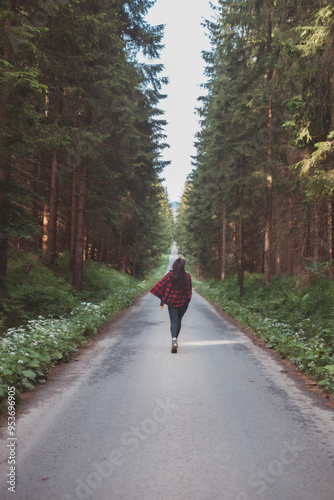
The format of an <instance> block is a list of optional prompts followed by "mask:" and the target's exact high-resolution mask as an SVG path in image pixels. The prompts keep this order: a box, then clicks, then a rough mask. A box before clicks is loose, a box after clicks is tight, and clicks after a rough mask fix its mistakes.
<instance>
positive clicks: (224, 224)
mask: <svg viewBox="0 0 334 500" xmlns="http://www.w3.org/2000/svg"><path fill="white" fill-rule="evenodd" d="M226 228H227V221H226V205H224V206H223V235H222V274H221V280H222V281H225V280H226Z"/></svg>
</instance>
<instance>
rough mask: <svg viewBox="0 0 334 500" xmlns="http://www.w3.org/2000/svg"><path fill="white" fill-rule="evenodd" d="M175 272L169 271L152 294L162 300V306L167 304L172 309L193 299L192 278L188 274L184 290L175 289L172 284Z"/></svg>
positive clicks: (152, 290)
mask: <svg viewBox="0 0 334 500" xmlns="http://www.w3.org/2000/svg"><path fill="white" fill-rule="evenodd" d="M172 276H173V271H169V273H168V274H166V275H165V276H164V277H163V278H162V279H161V280H160V281H158V283H157V284H156V285H154V287H153V288H151V290H150V292H151V293H153V295H155V296H156V297H158V298H159V299H160V300H161V305H163V304H167V305H168V306H171V307H181V306H183V305H184V304H185V303H186V302H187V300H190V299H191V294H192V285H191V276H190V274H188V273H186V281H187V286H186V288H185V289H184V290H177V289H176V288H174V289H173V282H172Z"/></svg>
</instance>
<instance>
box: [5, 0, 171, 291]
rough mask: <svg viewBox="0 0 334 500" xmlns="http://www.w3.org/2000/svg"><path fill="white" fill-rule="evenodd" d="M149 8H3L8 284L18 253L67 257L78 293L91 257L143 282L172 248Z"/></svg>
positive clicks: (65, 1) (112, 0) (66, 3)
mask: <svg viewBox="0 0 334 500" xmlns="http://www.w3.org/2000/svg"><path fill="white" fill-rule="evenodd" d="M153 4H154V2H152V1H149V0H133V1H123V0H108V1H105V0H101V1H96V0H80V1H78V0H50V1H46V2H39V1H37V0H36V1H35V0H24V1H23V0H22V1H21V0H1V1H0V94H1V96H0V99H1V103H0V277H1V280H2V283H6V275H7V270H8V267H9V265H10V262H11V258H12V256H13V255H14V254H15V252H16V253H17V252H26V253H29V252H30V253H31V252H32V253H33V254H35V255H37V256H39V258H40V259H42V261H43V263H46V264H47V265H49V266H51V267H52V268H54V269H55V268H56V267H57V260H58V257H59V254H61V253H64V252H67V253H68V255H69V266H70V268H71V270H72V272H73V285H74V287H75V288H76V289H77V290H79V291H80V290H81V289H82V269H83V262H84V261H85V260H92V261H98V262H104V263H106V264H108V265H110V266H111V267H113V268H114V269H116V270H120V271H123V272H126V273H128V274H131V275H133V276H134V275H136V276H143V275H144V274H145V272H146V271H147V270H148V269H151V268H152V265H154V264H155V263H156V260H157V258H158V257H159V256H160V255H161V253H162V251H164V250H165V248H166V246H168V245H169V244H170V242H171V228H172V223H173V219H172V212H171V208H170V205H169V201H168V195H167V193H166V191H165V190H164V189H163V188H162V185H161V182H160V179H159V174H160V173H161V172H162V170H163V168H164V167H165V164H166V162H164V161H163V160H162V157H161V153H162V150H163V149H164V148H165V147H166V144H165V142H164V139H165V136H164V125H165V121H164V119H163V117H162V111H161V110H160V109H159V107H158V104H159V100H160V99H162V98H163V97H164V96H163V95H162V94H161V87H162V85H163V84H164V83H166V78H165V77H164V76H161V73H162V70H163V68H162V66H161V65H160V64H156V63H153V62H152V61H154V60H155V61H156V60H157V58H158V57H159V50H160V49H161V47H162V45H161V43H162V36H163V27H162V26H155V27H153V26H151V25H149V24H148V23H147V22H146V21H145V15H146V13H147V11H148V9H149V8H150V7H151V6H152V5H153ZM141 61H148V62H141ZM151 62H152V63H151ZM27 272H29V269H27Z"/></svg>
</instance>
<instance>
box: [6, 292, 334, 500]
mask: <svg viewBox="0 0 334 500" xmlns="http://www.w3.org/2000/svg"><path fill="white" fill-rule="evenodd" d="M170 344H171V342H170V334H169V318H168V311H167V308H164V309H163V310H162V311H160V310H159V301H158V299H157V298H156V297H154V296H152V295H151V294H149V293H147V294H145V295H144V296H143V297H141V298H140V299H139V300H138V301H137V302H136V303H135V304H134V305H133V306H132V307H131V308H129V309H128V310H127V311H126V312H125V313H124V314H123V315H122V316H121V317H119V318H118V319H116V320H115V321H113V322H111V323H110V324H109V325H108V326H107V327H106V328H105V329H104V331H103V332H102V333H101V334H100V335H99V337H98V338H97V339H96V340H94V342H93V343H92V345H91V346H90V347H89V348H87V349H84V350H82V351H81V353H80V355H78V357H77V361H76V362H75V361H72V362H71V363H69V364H67V365H65V366H64V367H62V368H61V369H60V370H58V372H57V375H53V376H52V377H51V380H49V381H48V383H47V384H46V385H45V386H43V387H41V388H39V389H38V390H37V391H35V393H34V395H33V396H32V397H31V398H30V399H29V401H28V402H26V403H23V404H22V405H21V406H20V408H19V411H18V412H17V434H16V435H17V441H11V440H10V439H8V433H7V430H6V425H5V424H6V422H4V423H3V425H2V429H1V441H0V445H1V450H0V454H1V455H0V458H1V465H0V474H1V487H0V498H1V499H2V500H7V499H13V498H14V499H16V500H73V499H79V500H86V499H94V500H157V499H159V500H172V499H175V500H190V499H192V500H214V499H217V500H262V499H263V500H333V498H334V474H333V471H334V468H333V465H334V412H333V410H332V409H330V408H327V407H326V406H325V405H324V403H323V401H324V400H323V399H318V398H317V397H316V396H314V395H313V394H311V393H308V392H307V391H306V389H305V388H304V387H303V386H302V382H301V381H299V380H298V379H295V378H294V377H293V376H291V375H289V374H288V373H286V370H285V368H284V366H283V365H282V364H281V363H280V362H278V361H276V360H275V359H273V357H272V356H271V355H270V353H268V352H266V351H265V350H263V349H261V348H260V347H258V346H256V345H254V344H253V342H252V341H251V339H250V338H249V337H247V336H246V335H245V334H244V333H242V332H241V331H240V330H239V329H238V328H237V327H236V326H235V325H234V324H232V323H230V322H229V321H227V320H226V319H225V318H224V317H223V316H222V315H221V314H220V313H219V312H218V311H217V310H216V309H215V308H214V307H213V306H211V305H210V304H209V303H208V302H207V301H206V300H204V299H203V298H202V297H200V296H199V295H198V294H196V293H195V294H194V297H193V299H192V301H191V303H190V306H189V309H188V312H187V313H186V315H185V317H184V320H183V328H182V331H181V334H180V342H179V352H178V353H177V354H171V352H170ZM12 451H14V454H15V460H16V464H15V478H14V477H12V479H13V481H14V483H15V494H14V493H12V492H10V491H8V489H7V488H8V487H10V483H8V484H6V481H7V480H9V479H10V476H7V474H9V464H8V456H9V455H10V453H11V452H12ZM12 476H13V472H12Z"/></svg>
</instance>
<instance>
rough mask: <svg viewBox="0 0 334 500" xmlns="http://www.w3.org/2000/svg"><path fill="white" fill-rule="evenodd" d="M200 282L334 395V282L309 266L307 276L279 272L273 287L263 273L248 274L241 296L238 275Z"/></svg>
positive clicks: (200, 286) (200, 287) (198, 284)
mask: <svg viewBox="0 0 334 500" xmlns="http://www.w3.org/2000/svg"><path fill="white" fill-rule="evenodd" d="M194 286H195V287H196V289H197V290H198V291H199V292H200V293H201V294H202V295H203V296H205V297H207V298H209V299H210V300H211V301H212V302H214V303H215V304H217V305H218V306H219V307H221V308H222V309H223V310H225V311H226V312H227V313H229V314H230V315H231V316H232V317H233V318H235V319H236V320H238V321H239V322H240V323H241V324H242V325H244V326H246V327H247V328H249V329H251V330H252V331H253V332H254V333H255V335H257V336H259V337H261V338H262V339H264V340H265V341H266V343H267V346H268V347H269V348H272V349H275V350H276V351H277V352H279V354H280V355H281V357H282V358H287V359H289V360H291V361H292V362H293V363H294V364H295V365H296V366H297V367H298V368H299V369H300V370H301V371H303V372H305V373H308V374H310V375H311V376H313V377H314V379H315V380H317V381H318V383H319V385H321V386H322V387H323V388H324V390H325V391H327V392H331V393H334V308H333V303H334V281H333V279H332V276H331V275H330V276H329V275H328V273H327V274H326V273H325V272H323V270H322V272H319V267H317V268H309V269H308V272H307V273H306V274H304V275H303V276H302V277H292V276H276V277H273V279H272V280H271V284H270V285H269V287H267V288H263V286H262V276H261V275H252V276H246V277H245V295H244V297H242V298H240V297H239V288H238V283H237V278H236V277H235V276H229V277H228V279H227V281H226V282H225V283H222V282H221V281H202V282H201V281H195V280H194Z"/></svg>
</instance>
